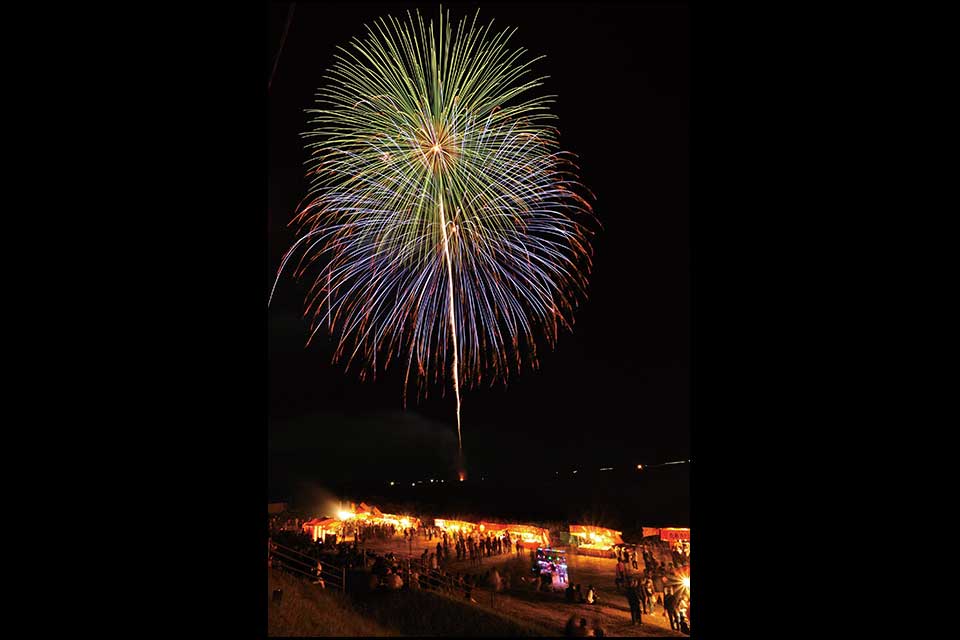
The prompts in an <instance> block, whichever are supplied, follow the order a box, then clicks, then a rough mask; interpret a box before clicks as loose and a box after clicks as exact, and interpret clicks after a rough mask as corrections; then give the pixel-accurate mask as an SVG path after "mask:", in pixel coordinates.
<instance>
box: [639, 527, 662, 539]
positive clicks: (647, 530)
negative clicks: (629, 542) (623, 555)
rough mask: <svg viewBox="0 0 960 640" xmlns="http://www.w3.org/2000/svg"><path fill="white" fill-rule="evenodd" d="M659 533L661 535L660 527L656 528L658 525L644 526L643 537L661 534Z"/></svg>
mask: <svg viewBox="0 0 960 640" xmlns="http://www.w3.org/2000/svg"><path fill="white" fill-rule="evenodd" d="M659 535H660V529H658V528H656V527H644V528H643V537H644V538H647V537H649V536H659Z"/></svg>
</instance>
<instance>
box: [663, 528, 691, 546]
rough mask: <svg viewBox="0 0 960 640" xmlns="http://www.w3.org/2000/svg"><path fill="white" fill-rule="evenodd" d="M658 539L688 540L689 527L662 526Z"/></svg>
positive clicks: (668, 540) (666, 540)
mask: <svg viewBox="0 0 960 640" xmlns="http://www.w3.org/2000/svg"><path fill="white" fill-rule="evenodd" d="M660 539H661V540H663V541H665V542H680V541H685V542H690V529H687V528H684V527H663V528H661V529H660Z"/></svg>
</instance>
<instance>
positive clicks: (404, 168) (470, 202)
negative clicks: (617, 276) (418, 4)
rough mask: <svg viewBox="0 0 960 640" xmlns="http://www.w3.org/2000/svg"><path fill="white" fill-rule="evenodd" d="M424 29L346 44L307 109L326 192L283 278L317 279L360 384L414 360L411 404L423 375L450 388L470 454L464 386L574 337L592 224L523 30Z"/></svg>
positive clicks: (315, 316)
mask: <svg viewBox="0 0 960 640" xmlns="http://www.w3.org/2000/svg"><path fill="white" fill-rule="evenodd" d="M407 17H408V20H407V22H400V21H399V20H397V19H395V18H393V17H390V18H387V19H381V20H379V21H377V22H376V23H374V25H373V26H372V27H370V26H368V27H367V31H368V33H367V36H366V38H365V39H354V40H353V41H351V43H350V45H349V47H346V48H343V47H341V48H340V54H339V55H338V56H336V62H335V64H334V65H333V67H332V68H331V69H330V70H329V71H328V74H327V76H326V77H325V80H326V81H327V82H326V84H325V86H324V87H323V88H322V89H320V90H319V91H318V94H317V102H318V107H320V108H317V109H308V110H307V112H308V113H309V114H311V115H312V119H311V120H310V125H312V126H313V128H312V129H311V130H310V131H308V132H306V133H304V134H303V135H304V137H305V138H306V148H307V149H308V150H309V151H310V154H311V157H310V160H308V166H309V172H308V174H307V175H308V176H309V177H310V180H311V184H310V191H309V194H308V196H307V198H306V199H305V200H304V202H303V203H302V204H301V206H300V207H299V211H298V213H297V215H296V217H295V218H294V219H293V221H292V222H291V224H297V225H298V226H299V235H298V239H297V240H296V242H295V243H294V244H293V246H292V247H291V248H290V250H289V251H288V252H287V253H286V255H284V257H283V260H282V263H281V266H280V269H279V272H278V275H277V277H278V279H279V276H280V273H282V272H283V270H284V269H285V268H287V267H288V265H291V268H292V269H293V271H294V275H295V276H296V277H298V278H299V277H302V276H303V275H304V274H306V273H308V272H310V273H311V274H312V275H311V277H312V286H311V287H310V290H309V293H308V295H307V298H306V301H305V312H304V316H305V317H307V318H309V319H310V322H311V336H310V337H311V339H312V338H313V336H314V335H316V333H317V331H319V330H320V328H321V327H324V326H325V327H326V328H327V330H328V331H329V332H330V333H331V334H332V335H333V336H335V338H336V340H337V347H336V350H335V353H334V361H345V362H346V367H347V368H348V369H349V367H350V366H351V363H353V362H354V361H357V362H359V363H360V364H361V377H365V376H366V375H367V373H371V374H373V375H375V374H376V371H377V368H378V365H382V366H383V367H387V366H389V365H390V363H391V361H392V360H393V359H395V358H396V359H399V360H401V362H403V366H404V367H405V368H406V375H405V377H404V399H405V398H406V395H407V385H408V383H409V380H410V374H411V372H413V373H414V377H415V378H416V380H417V381H418V397H419V393H420V392H421V391H422V392H424V393H425V389H426V388H427V384H428V383H430V382H439V381H443V380H446V379H448V375H449V379H452V381H453V387H454V391H455V393H456V397H457V434H458V440H459V442H460V451H461V455H462V436H461V433H460V390H461V387H470V386H472V385H476V384H480V383H483V382H485V381H489V382H490V383H493V382H496V381H497V380H502V381H503V382H504V383H506V381H507V379H508V378H509V376H510V375H511V373H516V372H517V371H519V370H520V369H521V367H522V365H523V364H524V361H525V360H526V362H527V363H528V364H529V365H530V366H533V367H536V366H537V349H536V339H535V336H542V337H543V338H545V339H546V341H547V343H548V344H549V345H550V347H551V348H552V347H553V346H554V345H555V343H556V339H557V334H558V330H559V328H560V327H567V328H570V327H571V325H572V322H573V311H574V309H575V308H576V307H577V305H578V303H579V301H581V300H582V299H584V297H585V295H586V286H587V275H588V274H589V271H590V254H591V249H590V243H589V238H590V236H591V235H592V231H591V230H590V229H591V228H592V227H591V221H593V217H592V211H591V207H590V204H589V202H588V197H589V192H588V191H587V190H586V189H585V188H584V187H583V186H582V185H581V184H580V182H579V180H578V177H577V167H576V165H575V164H574V162H573V156H572V154H568V153H565V152H563V151H560V150H559V144H558V135H559V132H558V131H557V130H556V129H555V128H554V127H552V126H550V123H551V121H552V120H553V119H554V118H555V116H553V115H552V114H550V112H549V105H550V104H551V103H552V102H553V97H552V96H539V97H536V96H534V97H531V96H530V92H531V90H532V89H535V88H536V87H539V86H541V84H542V81H543V80H544V79H545V78H544V77H536V78H531V77H530V75H531V70H530V67H531V64H532V63H533V62H535V61H536V60H538V59H539V58H537V59H533V60H529V61H526V62H525V61H524V60H523V58H524V54H525V53H526V52H525V50H523V49H516V50H513V49H510V48H508V46H507V45H508V42H509V40H510V38H511V36H512V35H513V33H514V31H515V30H507V31H501V32H498V33H493V30H492V26H493V22H491V23H490V24H488V25H487V26H485V27H479V28H478V27H477V24H476V20H477V16H476V15H475V16H474V18H473V20H472V22H471V23H470V24H468V21H467V20H462V21H461V22H460V23H459V24H458V26H457V28H456V31H454V29H453V27H452V25H451V24H450V21H449V16H448V17H447V19H446V20H445V19H444V16H443V14H442V12H441V16H440V20H439V25H438V29H437V30H436V31H435V30H434V23H433V22H432V21H431V22H430V24H429V26H428V25H425V24H424V21H423V19H422V17H421V16H420V14H419V13H417V14H415V15H410V14H409V13H408V16H407ZM296 255H299V256H300V257H299V260H298V261H297V262H296V264H295V266H293V263H291V260H292V259H293V258H294V256H296ZM275 287H276V283H274V288H275ZM272 295H273V291H271V298H272ZM378 360H379V362H378ZM448 365H449V367H450V369H449V373H448V369H447V367H448Z"/></svg>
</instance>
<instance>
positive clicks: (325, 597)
mask: <svg viewBox="0 0 960 640" xmlns="http://www.w3.org/2000/svg"><path fill="white" fill-rule="evenodd" d="M267 585H268V586H267V602H268V605H267V607H268V608H267V633H268V635H269V636H270V637H278V636H396V635H400V634H399V633H396V632H394V631H391V630H389V629H387V628H385V627H382V626H381V625H379V624H377V623H376V622H372V621H371V620H370V619H369V618H367V617H365V616H364V615H363V614H361V613H360V612H358V611H357V610H356V609H355V608H354V607H353V605H352V603H351V602H350V600H349V599H348V598H346V597H344V596H342V595H340V594H339V593H338V592H336V591H332V590H323V589H318V588H316V587H314V586H313V585H311V584H307V583H305V582H302V581H300V580H298V579H296V578H293V577H291V576H289V575H284V574H282V573H279V572H277V571H274V570H268V577H267ZM277 588H279V589H283V599H282V600H281V601H280V602H279V603H275V602H273V601H272V596H271V594H272V593H273V590H274V589H277Z"/></svg>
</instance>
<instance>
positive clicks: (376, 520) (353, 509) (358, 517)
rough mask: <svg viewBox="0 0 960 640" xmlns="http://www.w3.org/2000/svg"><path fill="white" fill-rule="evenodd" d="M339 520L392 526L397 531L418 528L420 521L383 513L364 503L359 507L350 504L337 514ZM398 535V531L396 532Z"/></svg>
mask: <svg viewBox="0 0 960 640" xmlns="http://www.w3.org/2000/svg"><path fill="white" fill-rule="evenodd" d="M337 515H338V517H339V519H340V520H344V521H346V520H350V521H354V522H356V523H359V524H363V525H382V526H385V525H393V526H394V527H396V528H397V529H398V530H402V529H408V528H410V527H414V528H418V527H420V519H419V518H414V517H412V516H403V515H397V514H393V513H383V512H382V511H380V509H378V508H377V507H374V506H370V505H368V504H367V503H366V502H361V503H360V504H359V505H355V504H353V503H350V504H348V505H347V507H346V508H345V509H341V510H340V511H339V513H338V514H337ZM398 533H399V531H398Z"/></svg>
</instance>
